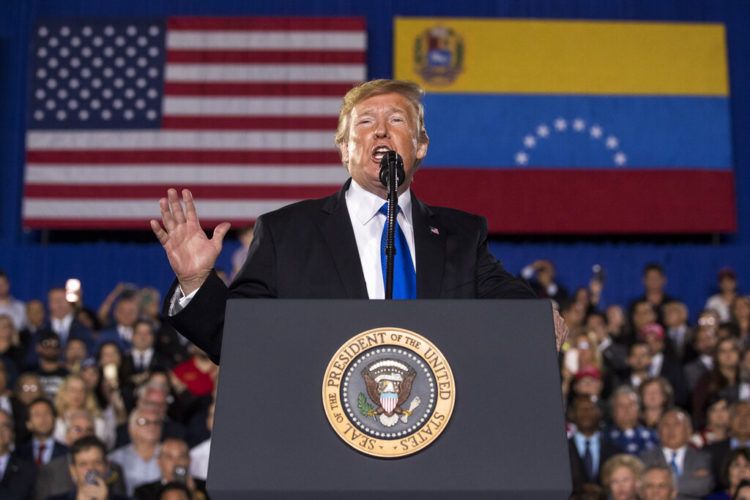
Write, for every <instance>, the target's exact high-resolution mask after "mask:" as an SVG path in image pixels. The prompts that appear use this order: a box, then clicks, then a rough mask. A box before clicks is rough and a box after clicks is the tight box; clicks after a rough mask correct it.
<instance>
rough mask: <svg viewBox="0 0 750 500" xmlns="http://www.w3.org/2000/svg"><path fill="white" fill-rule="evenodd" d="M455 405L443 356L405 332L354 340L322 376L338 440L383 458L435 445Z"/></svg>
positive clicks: (375, 332)
mask: <svg viewBox="0 0 750 500" xmlns="http://www.w3.org/2000/svg"><path fill="white" fill-rule="evenodd" d="M455 400H456V387H455V383H454V380H453V373H452V372H451V369H450V366H449V365H448V361H447V360H446V359H445V356H443V354H442V353H441V352H440V350H438V348H437V347H435V346H434V345H433V344H432V343H431V342H430V341H429V340H427V339H426V338H424V337H422V336H421V335H419V334H417V333H414V332H412V331H409V330H404V329H401V328H390V327H384V328H376V329H374V330H368V331H366V332H362V333H360V334H359V335H355V336H354V337H352V338H351V339H349V340H348V341H347V342H346V343H345V344H344V345H343V346H341V348H340V349H339V350H338V351H337V352H336V353H335V354H334V355H333V358H332V359H331V362H330V363H329V364H328V368H327V369H326V372H325V376H324V378H323V408H324V409H325V413H326V416H327V417H328V421H329V422H330V424H331V426H332V427H333V429H334V431H336V434H338V436H339V437H340V438H341V439H342V440H343V441H344V442H345V443H346V444H348V445H349V446H351V447H352V448H354V449H355V450H357V451H360V452H362V453H366V454H368V455H373V456H376V457H381V458H396V457H403V456H406V455H411V454H412V453H416V452H418V451H420V450H422V449H424V448H425V447H427V446H429V445H430V444H431V443H432V442H433V441H435V439H437V437H438V436H439V435H440V434H441V433H442V432H443V430H445V427H446V425H447V424H448V420H450V417H451V413H452V412H453V404H454V402H455Z"/></svg>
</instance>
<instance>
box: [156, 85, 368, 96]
mask: <svg viewBox="0 0 750 500" xmlns="http://www.w3.org/2000/svg"><path fill="white" fill-rule="evenodd" d="M354 85H355V82H352V83H316V82H312V83H203V82H179V83H178V82H164V95H168V96H170V95H191V96H215V95H219V96H253V95H263V96H265V95H274V96H285V97H287V96H288V97H291V96H334V97H342V96H343V95H344V94H346V93H347V92H348V91H349V90H351V88H352V87H353V86H354Z"/></svg>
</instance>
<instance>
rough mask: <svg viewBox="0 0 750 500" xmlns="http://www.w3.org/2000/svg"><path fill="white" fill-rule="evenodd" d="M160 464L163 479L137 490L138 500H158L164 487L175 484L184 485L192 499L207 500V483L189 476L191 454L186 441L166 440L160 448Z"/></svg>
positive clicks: (136, 496)
mask: <svg viewBox="0 0 750 500" xmlns="http://www.w3.org/2000/svg"><path fill="white" fill-rule="evenodd" d="M158 463H159V471H160V472H161V477H160V478H159V479H157V480H156V481H153V482H151V483H147V484H143V485H141V486H139V487H138V488H136V489H135V494H134V495H133V496H134V498H135V499H136V500H158V499H159V498H160V495H161V494H162V491H163V489H164V486H165V485H167V484H170V483H173V482H181V483H184V484H185V486H187V488H188V491H189V492H190V497H191V498H193V499H194V500H205V498H206V487H205V482H204V481H196V480H195V479H194V478H193V477H192V476H191V475H190V474H189V471H190V454H189V452H188V446H187V443H186V442H185V441H183V440H181V439H174V438H168V439H165V440H164V442H163V443H162V444H161V447H160V448H159V458H158Z"/></svg>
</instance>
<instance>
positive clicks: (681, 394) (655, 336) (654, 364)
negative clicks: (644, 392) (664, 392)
mask: <svg viewBox="0 0 750 500" xmlns="http://www.w3.org/2000/svg"><path fill="white" fill-rule="evenodd" d="M640 335H641V337H642V338H643V340H645V341H646V343H647V344H648V346H649V348H650V350H651V364H650V365H649V368H648V372H649V376H651V377H664V378H665V379H667V380H668V381H669V383H670V385H671V386H672V393H673V396H674V403H675V404H677V405H679V406H681V407H686V406H687V403H688V396H689V394H688V389H687V384H686V383H685V378H684V375H683V371H682V366H681V365H680V361H679V360H678V359H677V358H676V357H675V355H674V353H673V352H672V351H671V350H669V349H667V342H666V339H665V338H664V328H663V327H662V326H661V325H660V324H659V323H649V324H646V325H644V326H643V327H642V328H641V331H640Z"/></svg>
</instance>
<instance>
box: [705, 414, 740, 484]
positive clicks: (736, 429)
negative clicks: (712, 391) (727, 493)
mask: <svg viewBox="0 0 750 500" xmlns="http://www.w3.org/2000/svg"><path fill="white" fill-rule="evenodd" d="M729 412H730V415H729V437H728V438H727V439H724V440H722V441H717V442H716V443H713V444H710V445H708V446H707V447H706V448H705V449H706V451H708V452H709V453H710V454H711V463H712V464H713V474H714V478H715V479H716V481H717V483H718V485H719V486H720V487H721V488H722V489H726V488H727V487H728V486H729V485H728V484H727V483H725V482H724V480H723V477H724V476H723V475H722V470H721V468H722V465H723V464H724V463H725V462H726V461H727V458H728V457H729V454H730V453H731V451H732V450H735V449H737V448H749V447H750V402H748V401H739V402H737V403H735V404H734V405H732V407H731V408H730V410H729Z"/></svg>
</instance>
